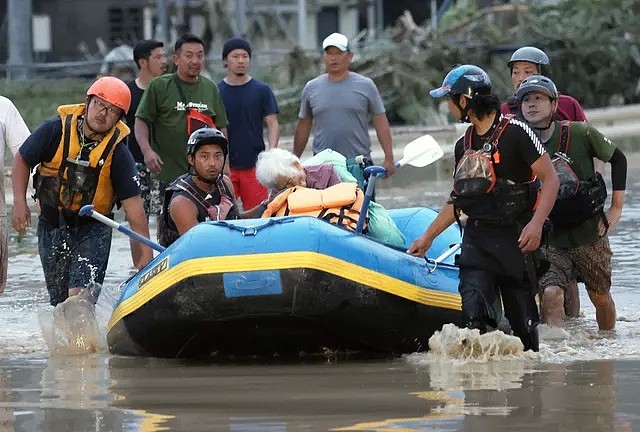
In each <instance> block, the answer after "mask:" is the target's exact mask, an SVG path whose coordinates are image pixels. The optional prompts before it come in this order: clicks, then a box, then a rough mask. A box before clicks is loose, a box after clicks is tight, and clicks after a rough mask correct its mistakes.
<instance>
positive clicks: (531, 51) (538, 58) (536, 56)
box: [507, 46, 551, 76]
mask: <svg viewBox="0 0 640 432" xmlns="http://www.w3.org/2000/svg"><path fill="white" fill-rule="evenodd" d="M519 61H523V62H529V63H534V64H537V65H538V66H539V69H540V70H539V73H540V75H544V76H550V75H551V62H549V57H548V56H547V54H546V53H545V52H544V51H542V50H541V49H539V48H536V47H532V46H525V47H522V48H518V49H517V50H515V52H514V53H513V54H512V55H511V59H510V60H509V63H507V65H508V66H509V69H511V67H512V66H513V64H514V63H515V62H519Z"/></svg>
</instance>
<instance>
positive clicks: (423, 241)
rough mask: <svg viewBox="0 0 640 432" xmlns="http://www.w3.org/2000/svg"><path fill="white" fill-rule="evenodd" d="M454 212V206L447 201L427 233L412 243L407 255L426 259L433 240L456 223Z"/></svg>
mask: <svg viewBox="0 0 640 432" xmlns="http://www.w3.org/2000/svg"><path fill="white" fill-rule="evenodd" d="M453 211H454V210H453V204H452V203H450V202H449V201H447V202H446V203H445V204H444V205H443V206H442V209H441V210H440V213H438V216H436V218H435V219H434V220H433V222H431V224H430V225H429V227H428V228H427V229H426V230H425V232H424V233H422V235H421V236H420V237H418V238H417V239H416V240H415V241H414V242H413V243H411V246H410V247H409V249H408V250H407V253H409V254H411V255H414V256H417V257H424V256H425V254H426V253H427V250H429V248H430V247H431V243H433V239H435V238H436V237H438V236H439V235H440V234H442V232H443V231H444V230H446V229H447V228H448V227H449V226H451V224H453V223H454V222H455V221H456V218H455V216H454V213H453Z"/></svg>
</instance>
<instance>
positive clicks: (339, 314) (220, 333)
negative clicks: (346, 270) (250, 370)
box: [108, 269, 461, 358]
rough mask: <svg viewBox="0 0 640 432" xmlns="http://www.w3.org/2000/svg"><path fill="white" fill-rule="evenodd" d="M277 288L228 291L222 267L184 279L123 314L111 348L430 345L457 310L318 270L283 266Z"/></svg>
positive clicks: (167, 352)
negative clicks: (268, 291)
mask: <svg viewBox="0 0 640 432" xmlns="http://www.w3.org/2000/svg"><path fill="white" fill-rule="evenodd" d="M281 281H282V293H281V294H272V295H259V296H241V297H231V298H229V297H227V296H226V295H225V292H224V288H223V283H222V277H221V275H217V274H216V275H203V276H197V277H192V278H188V279H185V280H183V281H181V282H180V283H178V284H176V285H174V286H172V287H171V288H169V289H167V290H165V291H163V292H162V293H159V294H158V295H156V296H155V297H154V298H153V299H151V300H150V301H149V302H147V303H146V304H144V305H143V306H141V307H139V308H138V309H137V310H136V311H134V312H133V313H131V314H129V315H127V316H126V317H124V318H123V319H122V320H120V321H119V322H118V323H117V324H116V325H115V326H114V327H113V328H112V329H111V331H110V332H109V335H108V342H109V348H110V350H111V352H112V353H114V354H121V355H143V356H154V357H172V358H173V357H206V356H211V355H217V356H221V357H224V356H252V355H260V356H274V355H277V356H279V357H299V356H301V355H304V354H325V353H328V352H334V351H352V352H354V351H355V352H368V353H371V354H400V353H407V352H416V351H424V350H427V349H428V340H429V337H430V336H431V335H432V334H433V332H434V331H436V330H440V329H441V328H442V325H444V324H445V323H450V322H451V323H454V324H459V323H460V321H461V315H460V312H459V311H455V310H450V309H442V308H435V307H430V306H425V305H423V304H419V303H415V302H412V301H410V300H406V299H404V298H400V297H397V296H394V295H391V294H388V293H385V292H382V291H379V290H376V289H372V288H369V287H367V286H363V285H360V284H357V283H354V282H352V281H349V280H345V279H342V278H338V277H336V276H333V275H330V274H327V273H324V272H321V271H317V270H307V269H301V270H285V271H282V272H281Z"/></svg>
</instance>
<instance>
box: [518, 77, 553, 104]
mask: <svg viewBox="0 0 640 432" xmlns="http://www.w3.org/2000/svg"><path fill="white" fill-rule="evenodd" d="M531 92H540V93H544V94H546V95H547V96H549V97H550V98H551V100H556V99H558V89H557V88H556V85H555V84H554V83H553V81H551V78H547V77H545V76H542V75H531V76H529V77H526V78H525V79H524V80H523V81H522V82H521V83H520V87H518V90H516V99H518V104H521V103H522V99H523V98H524V97H525V95H526V94H527V93H531Z"/></svg>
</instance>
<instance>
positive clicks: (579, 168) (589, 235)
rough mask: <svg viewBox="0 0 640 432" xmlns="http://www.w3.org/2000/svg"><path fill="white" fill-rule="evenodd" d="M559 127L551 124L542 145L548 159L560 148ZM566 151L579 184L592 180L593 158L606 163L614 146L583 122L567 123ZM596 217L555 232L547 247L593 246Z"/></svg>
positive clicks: (595, 236)
mask: <svg viewBox="0 0 640 432" xmlns="http://www.w3.org/2000/svg"><path fill="white" fill-rule="evenodd" d="M560 133H561V123H560V122H559V121H556V122H555V130H554V132H553V135H552V137H551V139H549V141H547V142H546V143H544V146H545V148H546V149H547V151H548V152H549V155H550V156H551V159H553V158H554V157H555V156H554V153H556V152H557V151H558V148H559V146H560ZM568 147H569V149H568V151H567V155H568V156H569V158H570V159H571V160H572V161H573V163H572V164H571V168H572V169H573V171H574V172H575V173H576V175H577V176H578V178H579V179H580V180H589V179H592V178H593V177H594V175H595V169H594V167H593V158H597V159H600V160H601V161H603V162H609V160H610V159H611V156H613V152H614V151H615V149H616V146H615V145H614V144H613V143H612V142H611V141H610V140H609V139H608V138H607V137H605V136H604V135H602V134H601V133H600V132H598V130H597V129H596V128H595V127H593V126H592V125H590V124H589V123H584V122H575V121H574V122H571V128H570V139H569V146H568ZM599 222H600V216H594V217H592V218H591V219H589V220H588V221H586V222H585V223H583V224H582V225H580V226H578V227H575V228H572V229H560V228H555V229H554V230H553V232H552V233H551V236H550V237H549V243H550V244H551V245H553V246H556V247H559V248H564V249H568V248H572V247H576V246H582V245H587V244H592V243H595V242H596V241H597V240H598V238H599V234H598V224H599Z"/></svg>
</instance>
